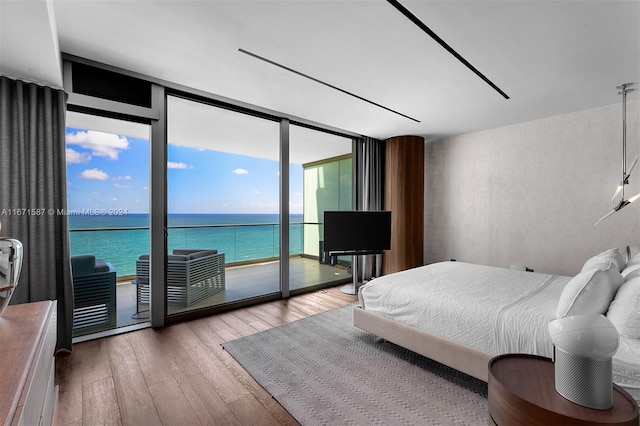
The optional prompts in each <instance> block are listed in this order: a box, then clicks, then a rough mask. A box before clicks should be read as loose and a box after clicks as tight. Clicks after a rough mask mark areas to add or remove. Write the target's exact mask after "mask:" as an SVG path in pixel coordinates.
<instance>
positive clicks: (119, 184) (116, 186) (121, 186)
mask: <svg viewBox="0 0 640 426" xmlns="http://www.w3.org/2000/svg"><path fill="white" fill-rule="evenodd" d="M113 187H114V188H131V185H123V184H121V183H114V184H113Z"/></svg>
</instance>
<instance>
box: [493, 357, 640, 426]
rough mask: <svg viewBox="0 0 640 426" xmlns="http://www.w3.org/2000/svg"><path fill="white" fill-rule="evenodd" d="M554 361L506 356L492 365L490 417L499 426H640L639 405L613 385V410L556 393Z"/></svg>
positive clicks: (494, 359)
mask: <svg viewBox="0 0 640 426" xmlns="http://www.w3.org/2000/svg"><path fill="white" fill-rule="evenodd" d="M554 374H555V370H554V365H553V362H551V359H549V358H545V357H541V356H538V355H526V354H506V355H498V356H496V357H494V358H492V359H491V361H489V415H490V416H491V419H492V420H493V421H494V422H495V423H496V424H497V425H500V426H502V425H509V426H511V425H576V426H578V425H580V426H595V425H628V426H638V404H637V403H636V402H635V401H634V399H633V398H632V397H631V396H630V395H629V394H628V393H627V392H625V391H624V390H623V389H622V388H620V387H619V386H617V385H613V407H612V408H611V409H609V410H596V409H592V408H587V407H583V406H581V405H578V404H575V403H573V402H571V401H569V400H567V399H566V398H564V397H562V396H561V395H560V394H558V393H557V392H556V388H555V376H554Z"/></svg>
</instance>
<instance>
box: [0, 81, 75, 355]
mask: <svg viewBox="0 0 640 426" xmlns="http://www.w3.org/2000/svg"><path fill="white" fill-rule="evenodd" d="M66 100H67V94H66V93H65V92H64V91H63V90H59V89H53V88H50V87H43V86H40V85H37V84H33V83H26V82H22V81H18V80H13V79H10V78H7V77H4V76H0V221H1V222H2V231H1V232H2V236H4V237H10V238H15V239H17V240H19V241H20V242H22V245H23V247H24V259H23V263H22V272H21V274H20V281H19V284H18V287H17V288H16V290H15V293H14V294H13V297H12V299H11V303H12V304H14V303H29V302H38V301H42V300H57V307H58V310H57V321H58V340H57V347H56V350H60V349H63V350H69V351H70V350H71V339H72V333H73V287H72V281H71V266H70V262H69V233H68V222H67V216H66V215H65V214H64V212H66V208H67V177H66V162H65V114H66Z"/></svg>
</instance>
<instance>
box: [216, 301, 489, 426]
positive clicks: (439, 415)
mask: <svg viewBox="0 0 640 426" xmlns="http://www.w3.org/2000/svg"><path fill="white" fill-rule="evenodd" d="M352 310H353V305H349V306H345V307H342V308H337V309H333V310H330V311H327V312H324V313H321V314H317V315H314V316H311V317H307V318H304V319H301V320H298V321H295V322H292V323H289V324H286V325H283V326H280V327H276V328H273V329H270V330H266V331H263V332H260V333H257V334H253V335H250V336H246V337H243V338H240V339H237V340H234V341H231V342H227V343H224V344H223V347H224V349H225V350H227V351H228V352H229V353H230V354H231V355H232V356H233V357H234V358H235V359H236V360H237V361H238V362H239V363H240V364H241V365H242V367H243V368H245V369H246V370H247V371H248V372H249V374H251V375H252V376H253V377H254V378H255V379H256V381H257V382H258V383H260V385H262V387H264V388H265V389H266V390H267V391H268V392H269V393H270V394H271V395H272V396H273V397H274V398H275V399H276V400H277V401H278V402H279V403H280V404H281V405H282V406H283V407H284V408H285V409H286V410H287V411H289V413H290V414H291V415H292V416H293V417H295V418H296V420H298V422H300V423H301V424H303V425H394V426H395V425H480V424H487V419H488V413H487V399H486V396H487V385H486V383H484V382H482V381H481V380H477V379H475V378H473V377H470V376H467V375H466V374H463V373H460V372H458V371H456V370H453V369H451V368H449V367H446V366H444V365H442V364H439V363H437V362H434V361H431V360H430V359H428V358H425V357H423V356H421V355H418V354H415V353H413V352H411V351H408V350H406V349H404V348H401V347H399V346H396V345H394V344H392V343H389V342H387V341H383V340H381V339H379V338H377V337H375V336H372V335H370V334H369V333H366V332H364V331H362V330H360V329H358V328H356V327H354V326H353V320H352V317H353V314H352Z"/></svg>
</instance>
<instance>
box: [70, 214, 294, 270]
mask: <svg viewBox="0 0 640 426" xmlns="http://www.w3.org/2000/svg"><path fill="white" fill-rule="evenodd" d="M290 223H291V226H290V231H289V233H290V242H289V245H290V253H291V254H298V253H302V250H303V225H302V215H291V216H290ZM167 224H168V226H169V230H168V242H167V245H168V249H169V253H171V251H172V250H173V249H176V248H183V249H184V248H186V249H205V248H206V249H217V250H218V251H222V252H224V253H225V261H226V262H227V263H232V262H244V261H251V260H257V259H265V258H271V257H278V253H279V250H280V244H279V237H278V234H279V230H280V227H279V225H278V215H277V214H170V215H169V216H168V218H167ZM69 228H70V230H71V232H70V245H71V256H77V255H83V254H93V255H94V256H96V257H97V258H101V259H105V261H107V262H109V263H111V264H112V265H113V266H114V268H115V269H116V271H117V274H118V276H124V275H135V273H136V263H135V262H136V259H138V257H139V256H140V255H141V254H148V253H149V215H147V214H124V215H78V216H69Z"/></svg>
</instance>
